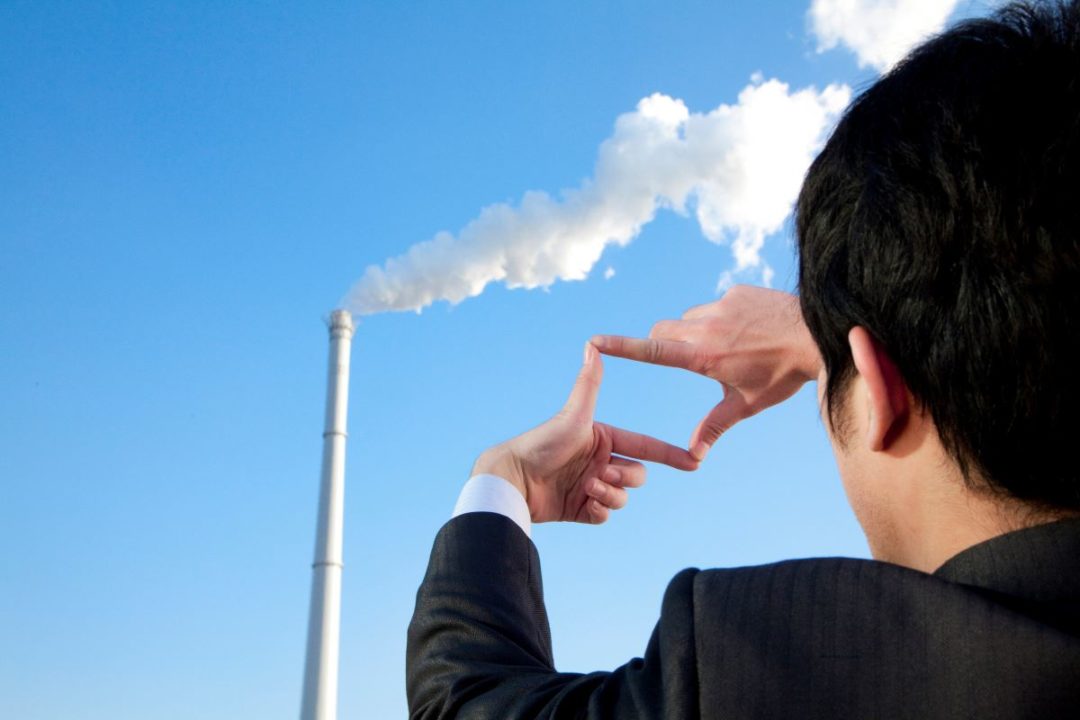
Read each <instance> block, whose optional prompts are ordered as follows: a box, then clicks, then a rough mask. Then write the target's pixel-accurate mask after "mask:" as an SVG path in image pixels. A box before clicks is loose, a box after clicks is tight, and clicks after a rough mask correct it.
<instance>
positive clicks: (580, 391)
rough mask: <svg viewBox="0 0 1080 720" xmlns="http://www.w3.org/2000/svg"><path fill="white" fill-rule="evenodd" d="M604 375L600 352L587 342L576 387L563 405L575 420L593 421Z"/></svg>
mask: <svg viewBox="0 0 1080 720" xmlns="http://www.w3.org/2000/svg"><path fill="white" fill-rule="evenodd" d="M603 376H604V365H603V363H602V362H601V361H600V353H598V352H597V351H596V346H595V345H593V344H592V343H591V342H587V343H585V361H584V363H583V364H582V366H581V371H580V372H579V373H578V376H577V380H576V381H575V382H574V389H573V390H571V391H570V397H569V398H568V399H567V401H566V405H564V406H563V412H564V413H565V414H566V415H568V416H569V417H571V418H573V419H575V420H581V421H584V422H591V421H592V418H593V413H594V412H596V398H597V397H599V395H600V380H601V379H602V378H603Z"/></svg>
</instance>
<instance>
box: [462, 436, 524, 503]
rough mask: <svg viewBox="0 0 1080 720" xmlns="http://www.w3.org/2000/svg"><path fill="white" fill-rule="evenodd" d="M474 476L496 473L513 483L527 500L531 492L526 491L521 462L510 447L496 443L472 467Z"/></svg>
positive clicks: (497, 475) (481, 454)
mask: <svg viewBox="0 0 1080 720" xmlns="http://www.w3.org/2000/svg"><path fill="white" fill-rule="evenodd" d="M472 474H473V476H476V475H495V476H496V477H501V478H502V479H503V480H505V481H506V482H508V483H510V484H511V485H513V486H514V487H515V488H516V489H517V491H518V492H520V493H521V496H522V497H523V498H525V500H526V502H527V501H528V500H529V493H528V492H527V491H526V486H525V474H524V473H523V472H522V470H521V462H520V461H519V460H518V459H517V457H516V456H515V455H514V453H513V452H511V451H510V449H509V448H506V447H505V446H503V445H496V446H495V447H493V448H488V449H487V450H485V451H484V452H482V453H480V457H478V458H477V459H476V462H475V463H474V464H473V468H472Z"/></svg>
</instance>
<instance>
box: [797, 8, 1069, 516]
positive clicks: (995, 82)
mask: <svg viewBox="0 0 1080 720" xmlns="http://www.w3.org/2000/svg"><path fill="white" fill-rule="evenodd" d="M796 233H797V237H798V246H799V288H800V298H801V304H802V311H803V316H804V317H805V319H806V323H807V325H808V326H809V328H810V332H811V334H812V335H813V337H814V339H815V341H816V342H817V344H818V347H819V349H820V350H821V354H822V357H823V360H824V363H825V367H826V371H827V375H828V383H827V386H826V388H825V403H826V408H827V412H828V417H829V421H830V423H831V424H832V425H833V427H834V429H836V430H837V432H838V434H840V435H841V436H842V434H843V433H842V423H839V425H838V420H837V418H838V417H841V415H840V412H839V411H840V409H841V407H842V401H843V396H844V391H845V389H846V388H847V387H848V385H849V383H850V381H851V379H852V378H853V377H854V374H855V373H854V366H853V361H852V357H851V352H850V348H849V346H848V341H847V335H848V332H849V330H850V329H851V328H852V327H854V326H856V325H860V326H863V327H865V328H866V329H867V330H868V331H869V333H870V334H871V335H872V336H873V337H874V339H875V340H877V341H878V342H879V343H880V344H881V345H882V346H883V348H884V349H885V351H886V352H887V353H888V355H889V357H890V358H891V359H892V360H893V362H894V363H895V364H896V366H897V367H898V369H899V371H900V373H901V375H902V376H903V378H904V380H905V382H906V384H907V387H908V389H909V390H910V392H911V393H912V395H913V396H914V397H915V399H916V401H917V403H919V405H920V406H921V407H922V408H923V409H925V410H926V411H928V412H929V413H930V416H931V417H932V418H933V420H934V423H935V425H936V427H937V430H938V433H939V434H940V436H941V440H942V442H943V445H944V447H945V449H946V450H947V452H948V453H949V454H950V456H951V457H952V458H954V459H955V460H956V462H957V463H958V465H959V467H960V469H961V471H962V472H963V474H964V477H965V478H966V479H967V480H968V482H969V483H971V484H972V485H973V486H978V487H989V488H991V489H995V490H998V491H1003V492H1005V493H1007V494H1009V495H1011V496H1014V497H1016V498H1019V499H1021V500H1024V501H1027V502H1029V503H1032V504H1035V505H1040V506H1048V507H1051V508H1060V509H1070V510H1076V509H1080V422H1077V417H1078V416H1080V0H1073V1H1072V2H1042V3H1013V4H1010V5H1008V6H1005V7H1004V8H1002V9H1001V10H999V11H998V12H996V13H995V14H994V15H993V16H991V17H989V18H982V19H975V20H969V21H966V22H963V23H960V24H958V25H956V26H954V27H953V28H951V29H949V30H948V31H947V32H945V33H943V34H941V35H939V36H937V37H936V38H934V39H932V40H930V41H928V42H926V43H925V44H923V45H921V46H920V47H918V48H916V49H915V50H914V51H912V53H911V54H910V55H908V57H907V58H905V59H904V60H903V61H902V62H901V63H900V64H899V65H897V66H896V68H895V69H893V70H892V71H891V72H889V73H888V74H886V75H885V76H883V77H882V78H881V79H880V80H878V81H877V82H876V83H875V84H874V85H872V86H871V87H870V88H869V89H867V90H866V91H865V92H864V93H862V94H861V95H860V96H859V97H858V98H857V99H856V100H855V101H854V103H853V104H852V105H851V107H850V108H849V109H848V110H847V112H846V113H845V115H844V117H843V118H842V119H841V121H840V122H839V124H838V125H837V127H836V130H835V131H834V132H833V134H832V136H831V138H830V139H829V141H828V143H827V144H826V146H825V148H824V149H823V151H822V152H821V154H820V155H819V156H818V158H817V159H816V160H815V161H814V163H813V165H812V166H811V168H810V170H809V172H808V174H807V177H806V180H805V182H804V184H803V187H802V191H801V192H800V195H799V199H798V204H797V208H796Z"/></svg>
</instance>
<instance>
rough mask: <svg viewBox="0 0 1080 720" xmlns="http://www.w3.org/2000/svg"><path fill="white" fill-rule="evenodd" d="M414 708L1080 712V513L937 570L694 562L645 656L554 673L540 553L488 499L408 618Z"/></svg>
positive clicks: (440, 558) (444, 553)
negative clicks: (713, 566)
mask: <svg viewBox="0 0 1080 720" xmlns="http://www.w3.org/2000/svg"><path fill="white" fill-rule="evenodd" d="M407 684H408V695H409V709H410V714H411V717H413V718H425V719H427V720H434V718H478V719H479V718H490V719H491V720H516V719H518V718H589V719H592V718H717V719H730V718H779V717H791V718H800V719H801V718H919V719H923V718H980V719H983V718H1040V719H1045V718H1059V717H1061V718H1066V717H1068V718H1080V521H1066V522H1059V523H1053V524H1050V525H1043V526H1040V527H1036V528H1031V529H1028V530H1022V531H1019V532H1015V533H1010V534H1008V535H1003V536H1001V537H998V538H995V539H993V540H990V541H988V542H985V543H982V544H980V545H977V546H975V547H973V548H970V549H968V550H966V551H964V552H962V553H960V554H959V555H957V556H956V557H954V558H953V559H951V560H950V561H949V562H947V563H946V564H945V565H944V566H943V567H942V568H941V569H939V570H938V571H937V572H935V573H934V574H933V575H927V574H925V573H921V572H916V571H913V570H908V569H906V568H902V567H899V566H896V565H890V564H888V563H881V562H874V561H868V560H850V559H843V558H825V559H815V560H791V561H787V562H780V563H776V564H773V565H763V566H760V567H746V568H736V569H731V570H705V571H700V570H694V569H691V570H684V571H682V572H681V573H679V574H678V575H676V576H675V578H674V579H673V580H672V581H671V584H670V585H669V586H668V589H667V592H666V593H665V595H664V601H663V607H662V610H661V615H660V621H659V622H658V624H657V626H656V629H655V631H654V632H653V635H652V638H651V639H650V640H649V644H648V647H647V648H646V649H645V654H644V657H643V658H635V659H633V660H631V661H630V662H628V663H627V664H625V665H623V666H622V667H620V668H618V669H616V670H614V671H612V672H596V673H590V674H587V675H581V674H576V673H560V672H557V671H556V670H555V666H554V660H553V659H552V656H551V637H550V632H549V629H548V620H547V613H546V611H545V609H544V600H543V592H542V589H541V581H540V559H539V556H538V555H537V553H536V548H535V546H534V545H533V544H532V542H531V541H530V540H529V539H528V537H527V536H526V535H525V533H523V532H522V531H521V530H520V529H519V528H518V527H517V526H516V525H515V524H514V523H513V522H511V521H510V520H508V519H506V518H504V517H503V516H501V515H496V514H492V513H471V514H467V515H462V516H460V517H457V518H455V519H454V520H451V521H450V522H449V523H447V524H446V525H445V526H444V527H443V529H442V530H441V531H440V532H439V535H438V537H437V538H436V540H435V547H434V549H433V551H432V553H431V561H430V564H429V566H428V571H427V575H426V577H425V578H424V581H423V584H422V585H421V586H420V590H419V593H418V594H417V600H416V611H415V613H414V615H413V619H412V623H411V624H410V626H409V645H408V659H407Z"/></svg>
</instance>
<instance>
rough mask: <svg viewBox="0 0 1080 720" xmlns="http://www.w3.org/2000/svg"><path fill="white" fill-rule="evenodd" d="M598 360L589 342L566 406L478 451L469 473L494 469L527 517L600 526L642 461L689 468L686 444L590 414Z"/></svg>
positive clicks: (620, 502)
mask: <svg viewBox="0 0 1080 720" xmlns="http://www.w3.org/2000/svg"><path fill="white" fill-rule="evenodd" d="M602 376H603V364H602V362H601V360H600V353H599V352H597V350H596V348H595V347H594V346H593V345H592V344H591V343H590V344H586V346H585V361H584V364H583V366H582V368H581V372H580V373H579V374H578V378H577V382H576V383H575V384H574V389H573V390H572V391H571V393H570V398H569V399H568V400H567V401H566V405H565V406H564V407H563V409H562V410H560V411H559V413H558V414H557V415H555V417H553V418H551V419H550V420H548V421H547V422H545V423H544V424H543V425H540V426H538V427H536V428H533V429H532V430H529V431H528V432H526V433H524V434H522V435H519V436H517V437H516V438H513V439H511V440H508V441H506V442H504V443H502V444H500V445H496V446H495V447H493V448H491V449H489V450H487V451H485V452H484V453H483V454H482V455H481V456H480V458H479V459H478V460H477V461H476V464H475V465H474V466H473V475H478V474H481V473H487V474H492V475H497V476H499V477H501V478H503V479H505V480H507V481H508V482H510V483H511V484H512V485H514V487H516V488H517V489H518V490H519V491H520V492H521V494H522V495H523V496H524V497H525V502H526V503H527V504H528V506H529V514H530V515H531V517H532V521H533V522H550V521H552V520H572V521H574V522H583V523H593V524H599V523H602V522H604V521H605V520H607V519H608V516H609V514H610V512H611V511H612V510H618V509H620V508H622V507H623V506H624V505H626V501H627V488H636V487H641V486H642V485H643V484H644V483H645V466H644V465H643V464H642V463H641V462H638V461H640V460H649V461H653V462H659V463H663V464H665V465H670V466H671V467H673V468H677V469H679V470H696V469H697V467H698V461H697V460H695V459H694V458H693V457H692V456H691V455H690V453H689V452H688V451H687V450H684V449H682V448H678V447H675V446H674V445H670V444H668V443H666V442H663V441H661V440H657V439H656V438H653V437H649V436H648V435H641V434H639V433H635V432H630V431H628V430H622V429H620V428H617V427H612V426H611V425H605V424H604V423H598V422H595V421H594V420H593V414H594V412H595V410H596V399H597V396H598V395H599V393H600V380H601V378H602Z"/></svg>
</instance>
